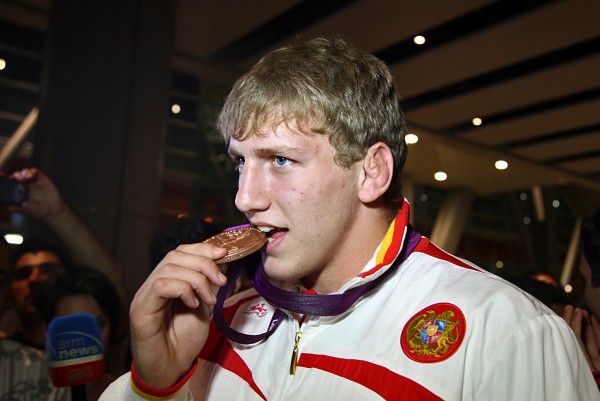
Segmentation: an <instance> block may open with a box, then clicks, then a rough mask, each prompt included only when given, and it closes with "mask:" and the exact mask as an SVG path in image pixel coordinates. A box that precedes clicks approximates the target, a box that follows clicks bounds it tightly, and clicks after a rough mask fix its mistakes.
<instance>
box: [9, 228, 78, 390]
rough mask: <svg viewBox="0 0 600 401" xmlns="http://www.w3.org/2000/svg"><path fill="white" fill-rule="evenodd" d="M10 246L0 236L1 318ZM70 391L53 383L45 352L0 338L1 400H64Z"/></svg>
mask: <svg viewBox="0 0 600 401" xmlns="http://www.w3.org/2000/svg"><path fill="white" fill-rule="evenodd" d="M10 252H11V249H10V247H9V246H8V244H7V243H6V242H5V241H4V239H0V317H2V314H3V312H4V309H5V306H6V302H8V301H9V293H10V291H11V281H12V276H11V274H12V272H13V270H12V268H11V257H10ZM68 395H69V392H68V391H67V389H64V388H61V389H59V388H55V387H53V386H52V382H51V380H50V376H49V375H48V365H47V362H46V355H45V353H44V352H43V351H42V350H40V349H37V348H33V347H30V346H27V345H24V344H22V343H19V342H17V341H13V340H10V339H8V338H5V337H0V400H2V401H13V400H27V401H67V400H68V399H69V398H68Z"/></svg>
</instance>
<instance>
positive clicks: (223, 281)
mask: <svg viewBox="0 0 600 401" xmlns="http://www.w3.org/2000/svg"><path fill="white" fill-rule="evenodd" d="M218 276H219V280H221V282H222V283H223V284H225V283H226V282H227V276H225V275H224V274H223V273H221V272H219V274H218Z"/></svg>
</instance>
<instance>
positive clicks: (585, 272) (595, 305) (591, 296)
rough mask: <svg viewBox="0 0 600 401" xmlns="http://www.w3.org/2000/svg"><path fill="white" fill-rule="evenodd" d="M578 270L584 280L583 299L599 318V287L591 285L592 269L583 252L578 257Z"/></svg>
mask: <svg viewBox="0 0 600 401" xmlns="http://www.w3.org/2000/svg"><path fill="white" fill-rule="evenodd" d="M579 272H580V273H581V275H582V276H583V279H584V280H585V288H584V290H583V295H584V297H585V301H586V303H587V304H588V307H589V308H590V311H591V312H592V313H593V314H594V315H596V317H598V318H600V287H596V288H594V287H592V269H591V268H590V265H589V264H588V262H587V260H586V259H585V257H584V256H583V254H582V255H580V257H579Z"/></svg>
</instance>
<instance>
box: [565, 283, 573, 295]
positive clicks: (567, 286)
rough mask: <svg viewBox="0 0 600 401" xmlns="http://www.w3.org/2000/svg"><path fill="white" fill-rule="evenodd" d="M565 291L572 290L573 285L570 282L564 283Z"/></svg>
mask: <svg viewBox="0 0 600 401" xmlns="http://www.w3.org/2000/svg"><path fill="white" fill-rule="evenodd" d="M565 292H566V293H567V294H570V293H571V292H573V286H572V285H571V284H567V285H565Z"/></svg>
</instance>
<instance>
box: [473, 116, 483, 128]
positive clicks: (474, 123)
mask: <svg viewBox="0 0 600 401" xmlns="http://www.w3.org/2000/svg"><path fill="white" fill-rule="evenodd" d="M471 122H472V123H473V125H474V126H476V127H479V126H480V125H481V124H483V120H482V119H481V118H479V117H475V118H474V119H472V120H471Z"/></svg>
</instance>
